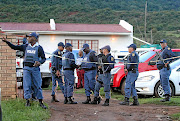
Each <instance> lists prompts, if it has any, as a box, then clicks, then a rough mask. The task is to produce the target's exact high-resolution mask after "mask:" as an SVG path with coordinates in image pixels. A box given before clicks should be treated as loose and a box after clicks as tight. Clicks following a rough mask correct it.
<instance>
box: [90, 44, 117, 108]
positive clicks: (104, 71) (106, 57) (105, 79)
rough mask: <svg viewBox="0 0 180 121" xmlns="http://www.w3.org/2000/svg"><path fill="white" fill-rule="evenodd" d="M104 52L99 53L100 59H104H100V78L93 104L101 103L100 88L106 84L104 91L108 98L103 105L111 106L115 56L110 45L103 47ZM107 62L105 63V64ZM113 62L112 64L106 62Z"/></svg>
mask: <svg viewBox="0 0 180 121" xmlns="http://www.w3.org/2000/svg"><path fill="white" fill-rule="evenodd" d="M102 50H103V54H101V55H99V58H98V59H102V61H99V62H100V63H102V64H100V65H99V66H98V69H99V75H98V79H97V81H96V86H95V91H94V100H93V101H92V102H91V104H99V103H100V101H101V99H100V97H99V90H100V88H101V87H102V86H103V85H104V92H105V97H106V100H105V102H104V104H103V106H109V99H110V80H111V73H110V71H111V69H113V68H114V64H113V63H115V61H114V57H113V56H112V55H111V53H110V51H111V48H110V46H109V45H107V46H105V47H103V48H102ZM103 63H105V64H103ZM106 63H111V64H106Z"/></svg>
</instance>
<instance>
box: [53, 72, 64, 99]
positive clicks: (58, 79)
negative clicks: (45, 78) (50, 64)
mask: <svg viewBox="0 0 180 121" xmlns="http://www.w3.org/2000/svg"><path fill="white" fill-rule="evenodd" d="M51 74H52V94H51V95H52V96H54V95H55V92H56V84H57V83H56V81H57V82H58V85H59V87H60V88H61V91H62V93H63V94H64V86H63V82H62V76H60V77H57V76H56V74H55V73H51Z"/></svg>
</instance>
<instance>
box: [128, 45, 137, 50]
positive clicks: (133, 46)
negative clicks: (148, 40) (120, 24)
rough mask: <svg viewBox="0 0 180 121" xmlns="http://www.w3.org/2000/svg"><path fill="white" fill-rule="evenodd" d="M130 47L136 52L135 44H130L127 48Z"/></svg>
mask: <svg viewBox="0 0 180 121" xmlns="http://www.w3.org/2000/svg"><path fill="white" fill-rule="evenodd" d="M130 47H132V48H133V49H134V50H136V44H131V45H129V46H128V48H130Z"/></svg>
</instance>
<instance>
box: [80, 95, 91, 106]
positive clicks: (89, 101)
mask: <svg viewBox="0 0 180 121" xmlns="http://www.w3.org/2000/svg"><path fill="white" fill-rule="evenodd" d="M90 103H91V98H90V96H87V100H86V101H84V102H82V104H90Z"/></svg>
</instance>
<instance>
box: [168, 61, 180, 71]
mask: <svg viewBox="0 0 180 121" xmlns="http://www.w3.org/2000/svg"><path fill="white" fill-rule="evenodd" d="M179 65H180V59H178V60H176V61H174V62H173V63H171V64H170V67H171V69H175V68H176V67H177V66H179Z"/></svg>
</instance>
